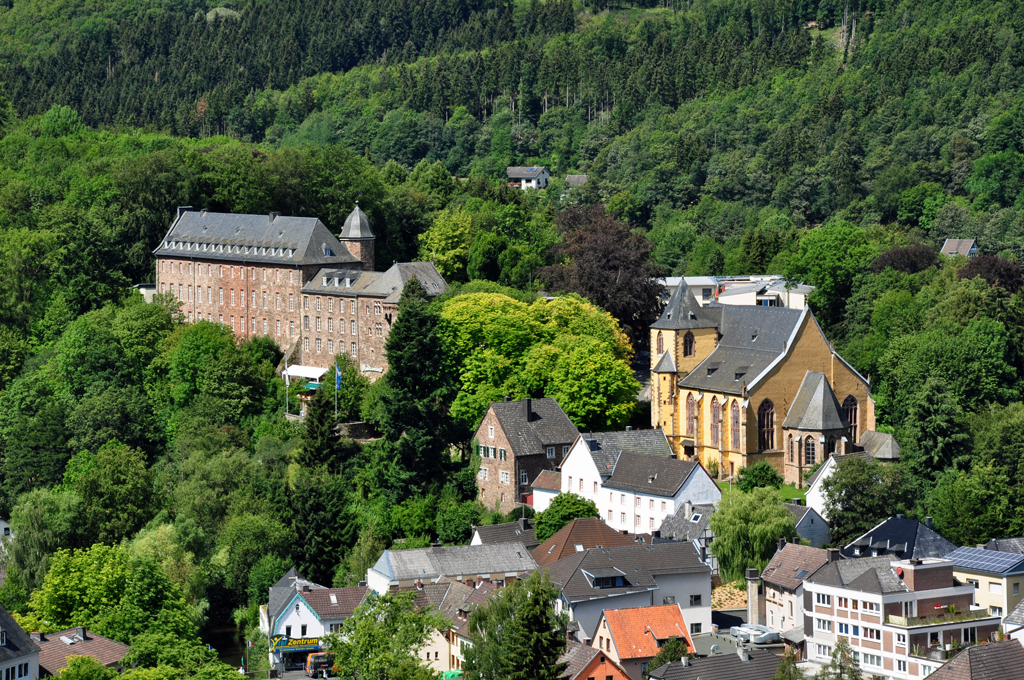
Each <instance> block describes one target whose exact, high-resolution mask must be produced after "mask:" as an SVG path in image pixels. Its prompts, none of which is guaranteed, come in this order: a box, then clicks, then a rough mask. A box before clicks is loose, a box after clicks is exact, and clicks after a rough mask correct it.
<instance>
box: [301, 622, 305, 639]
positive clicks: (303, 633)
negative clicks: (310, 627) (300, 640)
mask: <svg viewBox="0 0 1024 680" xmlns="http://www.w3.org/2000/svg"><path fill="white" fill-rule="evenodd" d="M301 634H302V637H306V624H302V633H301Z"/></svg>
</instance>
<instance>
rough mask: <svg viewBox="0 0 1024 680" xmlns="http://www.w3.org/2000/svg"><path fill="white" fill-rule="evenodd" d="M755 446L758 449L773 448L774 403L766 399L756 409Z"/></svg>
mask: <svg viewBox="0 0 1024 680" xmlns="http://www.w3.org/2000/svg"><path fill="white" fill-rule="evenodd" d="M757 448H758V450H759V451H767V450H770V449H774V448H775V404H773V403H772V402H771V401H770V400H768V399H765V400H764V401H762V402H761V406H759V407H758V409H757Z"/></svg>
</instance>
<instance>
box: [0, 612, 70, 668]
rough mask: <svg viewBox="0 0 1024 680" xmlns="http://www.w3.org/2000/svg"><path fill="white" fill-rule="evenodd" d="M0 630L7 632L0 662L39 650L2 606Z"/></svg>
mask: <svg viewBox="0 0 1024 680" xmlns="http://www.w3.org/2000/svg"><path fill="white" fill-rule="evenodd" d="M0 630H3V631H5V632H6V633H7V644H6V645H4V646H3V647H0V664H5V663H7V662H9V661H15V660H17V659H20V658H22V657H23V656H28V655H29V654H35V653H36V652H38V651H39V645H37V644H36V643H35V642H33V641H32V638H30V637H29V635H28V633H26V632H25V631H24V630H22V629H21V626H19V625H18V622H17V621H15V620H14V617H12V616H11V615H10V614H8V613H7V610H6V609H4V608H3V606H0ZM61 644H64V643H63V642H62V643H61Z"/></svg>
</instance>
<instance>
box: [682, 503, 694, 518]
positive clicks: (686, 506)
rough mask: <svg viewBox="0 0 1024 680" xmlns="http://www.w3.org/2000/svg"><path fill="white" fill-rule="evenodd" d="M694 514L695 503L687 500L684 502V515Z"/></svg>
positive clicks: (687, 516)
mask: <svg viewBox="0 0 1024 680" xmlns="http://www.w3.org/2000/svg"><path fill="white" fill-rule="evenodd" d="M692 514H693V503H691V502H690V501H685V502H684V503H683V516H684V517H686V518H689V517H690V515H692Z"/></svg>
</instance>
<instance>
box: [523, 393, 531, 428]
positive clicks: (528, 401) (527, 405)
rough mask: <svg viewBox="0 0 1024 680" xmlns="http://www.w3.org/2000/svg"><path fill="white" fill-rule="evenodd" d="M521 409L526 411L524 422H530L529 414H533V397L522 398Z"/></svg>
mask: <svg viewBox="0 0 1024 680" xmlns="http://www.w3.org/2000/svg"><path fill="white" fill-rule="evenodd" d="M523 409H524V410H525V413H526V422H530V416H532V415H533V399H530V398H529V397H527V398H526V399H523Z"/></svg>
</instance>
